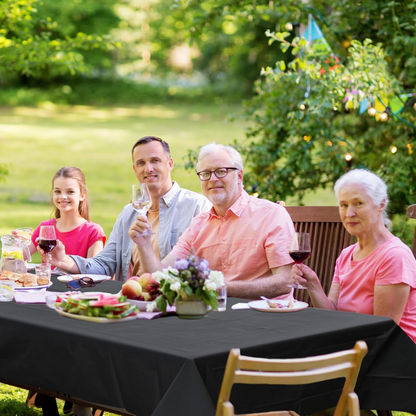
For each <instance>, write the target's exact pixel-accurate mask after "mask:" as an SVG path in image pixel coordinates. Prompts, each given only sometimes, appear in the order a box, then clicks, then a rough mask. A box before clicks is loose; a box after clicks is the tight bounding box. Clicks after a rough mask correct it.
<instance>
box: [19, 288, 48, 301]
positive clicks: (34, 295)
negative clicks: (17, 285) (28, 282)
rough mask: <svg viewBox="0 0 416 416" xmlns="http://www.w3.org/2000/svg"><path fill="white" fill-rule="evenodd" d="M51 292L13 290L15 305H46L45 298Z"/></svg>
mask: <svg viewBox="0 0 416 416" xmlns="http://www.w3.org/2000/svg"><path fill="white" fill-rule="evenodd" d="M52 294H53V293H52V292H48V291H46V290H32V291H27V292H26V291H24V290H15V291H14V300H15V301H16V303H46V296H49V295H52Z"/></svg>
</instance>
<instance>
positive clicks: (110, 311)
mask: <svg viewBox="0 0 416 416" xmlns="http://www.w3.org/2000/svg"><path fill="white" fill-rule="evenodd" d="M54 309H55V310H56V312H58V313H59V314H60V315H62V316H66V317H68V318H74V319H79V320H82V321H89V322H98V323H115V322H125V321H130V320H133V319H136V318H137V314H138V313H139V309H138V308H137V306H136V305H132V304H131V303H130V302H128V301H127V298H126V296H120V295H113V294H111V293H103V292H88V293H74V294H67V293H62V294H59V295H56V299H55V304H54Z"/></svg>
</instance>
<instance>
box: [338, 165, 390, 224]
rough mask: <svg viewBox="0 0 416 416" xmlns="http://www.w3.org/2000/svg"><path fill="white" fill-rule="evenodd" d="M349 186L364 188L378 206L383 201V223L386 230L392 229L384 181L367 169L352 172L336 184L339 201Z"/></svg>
mask: <svg viewBox="0 0 416 416" xmlns="http://www.w3.org/2000/svg"><path fill="white" fill-rule="evenodd" d="M347 185H359V186H362V187H363V188H364V189H365V190H366V191H367V194H368V196H369V197H370V198H371V199H372V200H373V202H374V204H376V205H380V204H381V203H382V202H383V200H384V201H385V204H384V208H383V221H384V225H385V226H386V228H388V229H390V227H391V221H390V220H389V218H388V216H387V212H386V209H387V206H388V204H389V198H388V195H387V185H386V183H385V182H384V181H383V179H381V178H380V177H379V176H377V175H376V174H375V173H373V172H370V171H369V170H366V169H353V170H350V171H349V172H347V173H346V174H345V175H342V176H341V177H340V178H339V179H338V180H337V181H336V182H335V185H334V192H335V196H336V197H337V199H338V201H339V192H340V190H341V189H342V188H343V187H344V186H347Z"/></svg>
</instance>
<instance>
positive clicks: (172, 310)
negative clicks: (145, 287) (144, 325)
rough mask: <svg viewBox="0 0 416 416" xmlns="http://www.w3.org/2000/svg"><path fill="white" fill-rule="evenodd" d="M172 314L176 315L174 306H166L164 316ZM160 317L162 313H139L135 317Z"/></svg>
mask: <svg viewBox="0 0 416 416" xmlns="http://www.w3.org/2000/svg"><path fill="white" fill-rule="evenodd" d="M174 313H176V306H169V305H168V306H167V307H166V314H167V315H173V314H174ZM160 316H163V312H145V311H140V313H138V314H137V317H138V318H139V319H148V320H150V319H155V318H159V317H160Z"/></svg>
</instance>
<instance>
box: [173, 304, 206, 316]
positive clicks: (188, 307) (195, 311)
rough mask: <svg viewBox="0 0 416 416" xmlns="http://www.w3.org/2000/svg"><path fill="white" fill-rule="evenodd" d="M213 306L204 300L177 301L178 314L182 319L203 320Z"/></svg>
mask: <svg viewBox="0 0 416 416" xmlns="http://www.w3.org/2000/svg"><path fill="white" fill-rule="evenodd" d="M210 310H211V306H209V305H207V304H206V303H204V302H203V301H202V300H177V301H176V314H177V315H178V316H179V318H182V319H199V318H203V317H204V316H205V315H206V314H207V313H208V312H209V311H210Z"/></svg>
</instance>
